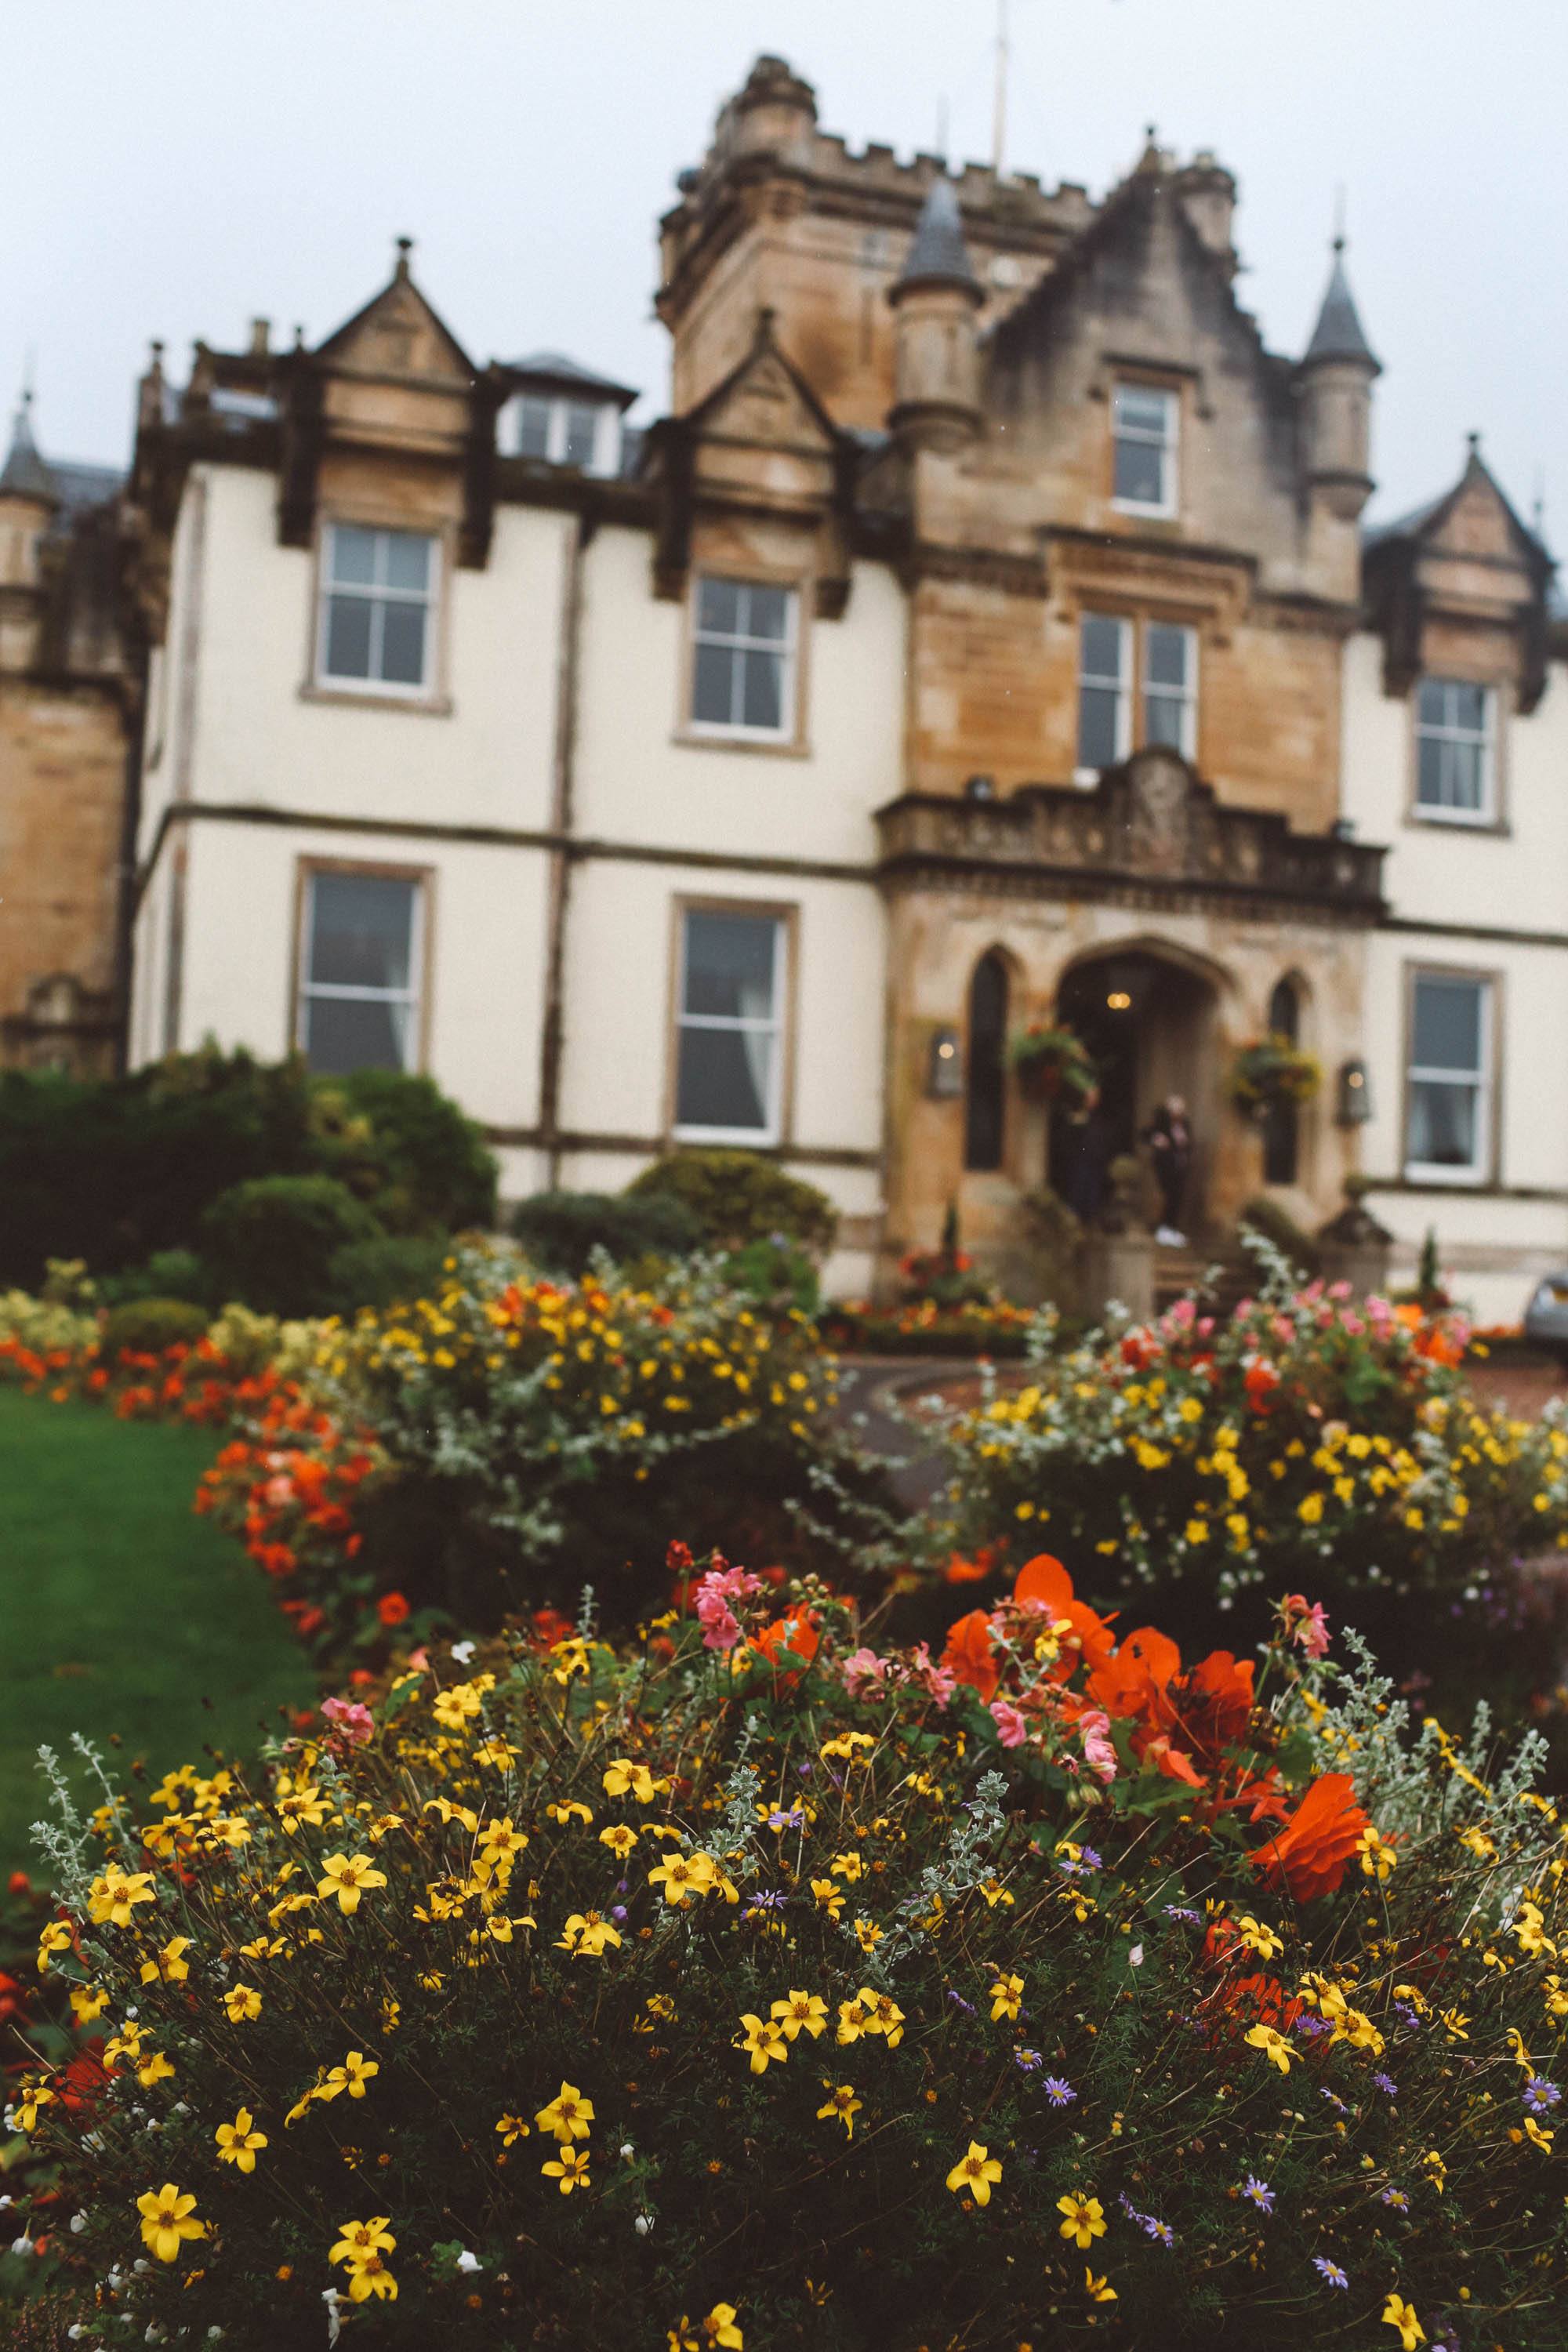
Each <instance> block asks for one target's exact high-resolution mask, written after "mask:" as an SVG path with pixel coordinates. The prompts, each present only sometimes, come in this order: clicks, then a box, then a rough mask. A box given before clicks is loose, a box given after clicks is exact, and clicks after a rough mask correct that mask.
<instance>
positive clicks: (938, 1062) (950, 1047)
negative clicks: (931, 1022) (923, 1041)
mask: <svg viewBox="0 0 1568 2352" xmlns="http://www.w3.org/2000/svg"><path fill="white" fill-rule="evenodd" d="M926 1092H927V1094H928V1095H930V1096H931V1099H932V1101H933V1102H945V1101H950V1100H951V1099H952V1097H953V1096H955V1095H961V1094H962V1093H963V1055H962V1054H961V1053H960V1052H959V1050H958V1032H957V1030H956V1029H938V1030H936V1031H935V1032H934V1033H933V1034H932V1037H931V1060H930V1063H929V1064H928V1066H927V1069H926Z"/></svg>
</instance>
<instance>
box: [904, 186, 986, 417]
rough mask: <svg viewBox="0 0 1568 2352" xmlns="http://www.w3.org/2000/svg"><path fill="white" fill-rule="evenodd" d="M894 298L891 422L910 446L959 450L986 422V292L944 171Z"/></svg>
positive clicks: (955, 195) (919, 223)
mask: <svg viewBox="0 0 1568 2352" xmlns="http://www.w3.org/2000/svg"><path fill="white" fill-rule="evenodd" d="M888 299H889V302H890V303H891V304H892V306H893V310H894V312H895V314H896V317H897V321H898V324H897V328H896V330H895V333H896V348H895V356H894V391H893V406H892V409H891V412H890V413H889V418H888V423H889V426H890V428H891V430H892V431H893V433H894V434H895V435H896V436H898V438H899V439H900V441H901V442H902V443H903V444H904V446H906V447H907V448H910V449H915V448H925V449H942V450H952V449H956V448H960V447H962V446H963V444H964V443H965V442H966V441H973V439H974V437H975V436H976V435H977V434H978V433H979V431H980V425H981V417H980V362H979V351H978V347H977V341H976V335H975V313H976V312H977V311H978V310H979V309H980V306H981V304H982V303H983V302H984V299H985V289H984V287H983V286H982V285H981V283H980V280H979V278H977V277H976V276H975V274H974V268H973V264H972V263H971V261H970V258H969V252H968V248H967V247H966V246H965V244H964V242H963V220H962V218H961V216H960V214H959V209H958V191H957V189H956V188H955V187H954V186H953V184H952V181H951V180H950V179H949V178H948V177H947V176H946V174H945V173H943V174H942V176H941V177H939V178H938V179H935V180H933V181H932V182H931V186H930V188H929V189H928V190H927V192H926V199H925V202H924V204H923V205H921V215H920V219H919V220H918V221H917V223H916V224H915V233H914V237H913V240H912V242H911V243H910V249H909V252H908V254H907V255H906V256H905V258H904V266H903V268H902V269H901V270H900V272H899V275H898V277H897V278H895V279H894V281H893V283H892V285H891V286H889V289H888Z"/></svg>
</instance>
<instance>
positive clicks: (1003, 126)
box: [991, 0, 1007, 179]
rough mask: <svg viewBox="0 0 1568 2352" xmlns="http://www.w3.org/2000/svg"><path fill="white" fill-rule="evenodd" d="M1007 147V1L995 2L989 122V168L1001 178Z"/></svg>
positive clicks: (999, 0) (997, 0)
mask: <svg viewBox="0 0 1568 2352" xmlns="http://www.w3.org/2000/svg"><path fill="white" fill-rule="evenodd" d="M1006 146H1007V0H996V102H995V109H994V113H993V115H992V121H991V167H992V169H993V171H994V173H996V176H997V178H998V179H1000V178H1001V176H1002V158H1003V155H1004V154H1005V152H1006Z"/></svg>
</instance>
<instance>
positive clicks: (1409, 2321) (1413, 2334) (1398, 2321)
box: [1383, 2293, 1426, 2352]
mask: <svg viewBox="0 0 1568 2352" xmlns="http://www.w3.org/2000/svg"><path fill="white" fill-rule="evenodd" d="M1383 2324H1384V2326H1385V2327H1397V2328H1398V2330H1399V2341H1400V2343H1401V2345H1402V2346H1403V2347H1404V2352H1415V2347H1416V2346H1417V2345H1418V2344H1425V2343H1426V2331H1425V2329H1424V2328H1423V2327H1422V2325H1421V2322H1420V2321H1419V2320H1418V2319H1417V2318H1416V2316H1415V2305H1413V2304H1409V2303H1406V2302H1405V2297H1404V2296H1403V2295H1402V2294H1392V2293H1391V2294H1390V2295H1389V2298H1388V2301H1387V2302H1386V2303H1385V2304H1384V2307H1383Z"/></svg>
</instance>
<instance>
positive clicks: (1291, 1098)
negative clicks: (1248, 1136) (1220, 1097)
mask: <svg viewBox="0 0 1568 2352" xmlns="http://www.w3.org/2000/svg"><path fill="white" fill-rule="evenodd" d="M1322 1082H1323V1073H1322V1069H1321V1065H1320V1064H1319V1062H1318V1060H1317V1058H1316V1056H1315V1055H1311V1054H1307V1053H1303V1052H1302V1050H1301V1048H1300V1046H1299V1045H1295V1044H1293V1043H1292V1041H1291V1040H1290V1039H1289V1037H1282V1036H1268V1037H1260V1038H1258V1039H1257V1040H1256V1041H1255V1042H1254V1043H1253V1044H1252V1045H1244V1046H1243V1047H1242V1048H1241V1050H1240V1052H1239V1053H1238V1054H1237V1057H1236V1060H1235V1062H1234V1063H1233V1064H1232V1066H1231V1073H1230V1098H1231V1100H1232V1102H1234V1103H1235V1104H1236V1105H1237V1108H1239V1109H1241V1110H1245V1111H1250V1112H1252V1113H1254V1114H1255V1115H1256V1114H1258V1113H1260V1112H1262V1111H1266V1110H1268V1108H1270V1106H1271V1105H1274V1104H1292V1103H1309V1102H1310V1101H1311V1100H1312V1097H1314V1095H1316V1093H1317V1091H1318V1088H1319V1087H1321V1084H1322Z"/></svg>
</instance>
